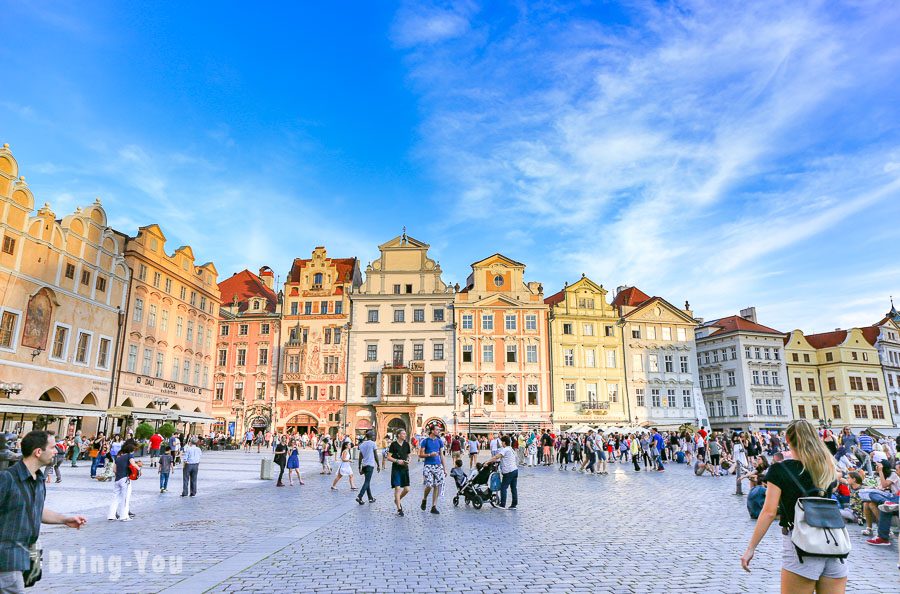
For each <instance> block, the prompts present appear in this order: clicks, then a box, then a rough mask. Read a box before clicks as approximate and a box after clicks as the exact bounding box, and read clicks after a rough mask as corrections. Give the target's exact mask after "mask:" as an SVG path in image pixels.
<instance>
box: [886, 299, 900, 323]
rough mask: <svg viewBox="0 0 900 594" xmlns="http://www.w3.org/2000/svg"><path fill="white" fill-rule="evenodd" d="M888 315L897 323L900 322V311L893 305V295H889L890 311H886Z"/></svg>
mask: <svg viewBox="0 0 900 594" xmlns="http://www.w3.org/2000/svg"><path fill="white" fill-rule="evenodd" d="M887 315H888V317H889V318H891V319H892V320H894V321H895V322H897V323H900V312H898V311H897V308H896V307H894V296H893V295H891V311H889V312H888V314H887Z"/></svg>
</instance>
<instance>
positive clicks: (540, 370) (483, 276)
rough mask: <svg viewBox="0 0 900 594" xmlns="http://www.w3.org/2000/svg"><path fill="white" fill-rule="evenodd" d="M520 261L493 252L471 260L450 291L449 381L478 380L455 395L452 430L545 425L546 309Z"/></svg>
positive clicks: (547, 389) (537, 287) (547, 416)
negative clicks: (453, 375) (453, 330)
mask: <svg viewBox="0 0 900 594" xmlns="http://www.w3.org/2000/svg"><path fill="white" fill-rule="evenodd" d="M524 277H525V265H524V264H521V263H520V262H516V261H515V260H510V259H509V258H507V257H505V256H503V255H501V254H494V255H493V256H490V257H489V258H486V259H484V260H482V261H480V262H476V263H474V264H472V274H470V275H469V278H468V279H467V282H466V287H465V288H464V289H462V290H461V291H459V292H458V293H457V294H456V301H455V304H454V307H455V320H456V327H457V334H456V336H457V345H456V349H457V352H456V370H457V385H459V386H464V385H474V386H476V387H480V388H481V392H480V393H477V394H475V396H474V399H473V401H472V406H471V411H472V417H471V419H470V418H469V417H468V411H469V408H470V407H469V406H468V403H467V402H465V399H464V398H463V397H462V396H460V397H459V398H457V400H456V411H455V418H456V422H457V428H456V430H458V431H468V429H469V426H470V422H471V429H472V432H473V433H488V432H494V431H512V430H528V429H541V428H550V427H551V416H550V413H551V411H552V406H553V403H552V398H551V395H550V381H549V361H548V356H547V345H548V342H547V312H548V307H547V305H546V304H545V303H544V295H543V292H544V290H543V287H542V286H541V285H540V284H539V283H536V282H529V283H526V282H525V279H524Z"/></svg>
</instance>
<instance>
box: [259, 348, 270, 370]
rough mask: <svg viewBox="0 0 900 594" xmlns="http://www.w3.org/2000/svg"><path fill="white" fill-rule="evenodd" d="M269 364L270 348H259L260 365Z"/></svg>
mask: <svg viewBox="0 0 900 594" xmlns="http://www.w3.org/2000/svg"><path fill="white" fill-rule="evenodd" d="M268 364H269V349H259V365H263V366H265V365H268Z"/></svg>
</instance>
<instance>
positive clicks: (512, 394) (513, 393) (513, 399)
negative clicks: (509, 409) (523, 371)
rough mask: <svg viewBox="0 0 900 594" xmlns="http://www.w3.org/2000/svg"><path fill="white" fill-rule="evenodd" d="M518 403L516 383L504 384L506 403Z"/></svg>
mask: <svg viewBox="0 0 900 594" xmlns="http://www.w3.org/2000/svg"><path fill="white" fill-rule="evenodd" d="M518 403H519V386H518V384H509V385H508V386H506V404H511V405H513V406H515V405H516V404H518Z"/></svg>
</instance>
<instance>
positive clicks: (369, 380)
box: [363, 373, 378, 398]
mask: <svg viewBox="0 0 900 594" xmlns="http://www.w3.org/2000/svg"><path fill="white" fill-rule="evenodd" d="M377 389H378V374H375V373H367V374H365V375H364V376H363V396H365V397H367V398H374V397H375V396H376V395H377V391H376V390H377Z"/></svg>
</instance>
